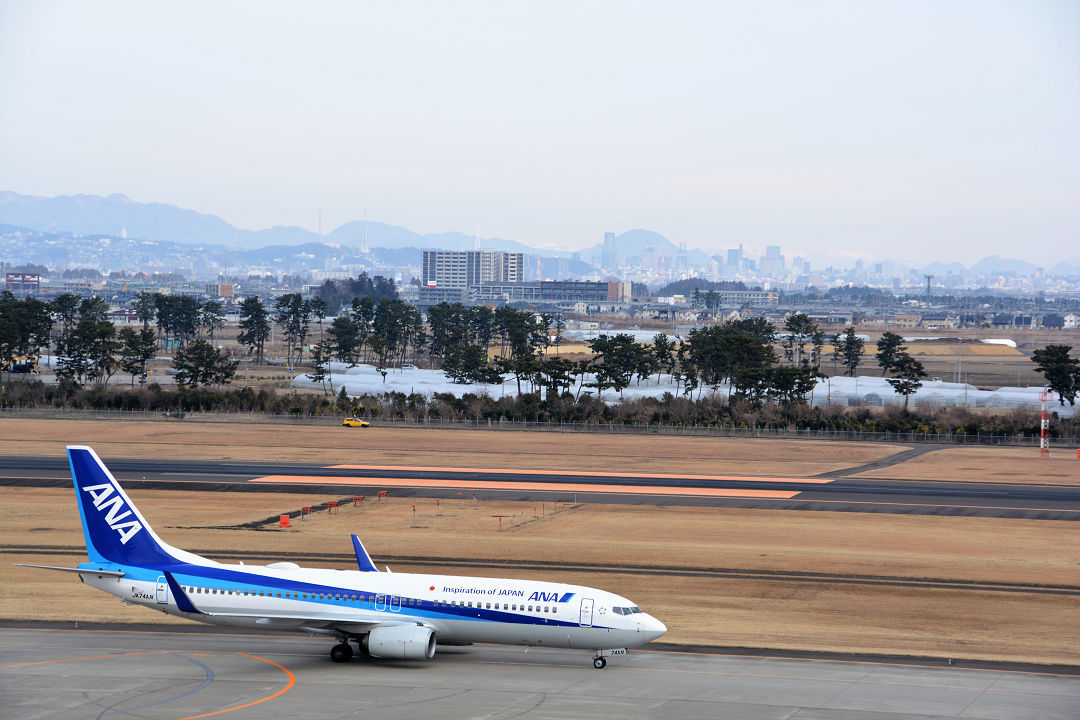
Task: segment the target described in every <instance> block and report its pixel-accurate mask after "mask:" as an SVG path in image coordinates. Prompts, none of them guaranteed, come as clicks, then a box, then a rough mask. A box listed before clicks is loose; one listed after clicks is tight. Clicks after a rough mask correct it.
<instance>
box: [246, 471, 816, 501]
mask: <svg viewBox="0 0 1080 720" xmlns="http://www.w3.org/2000/svg"><path fill="white" fill-rule="evenodd" d="M249 482H253V483H292V484H295V485H381V486H385V487H407V488H417V487H424V488H465V489H469V490H475V489H480V488H482V489H484V490H544V491H548V492H561V493H570V492H580V493H584V492H594V493H605V494H619V495H693V496H698V497H748V498H777V499H788V498H793V497H795V496H796V495H798V494H799V492H800V491H799V490H752V489H745V488H673V487H649V486H643V485H565V484H563V483H545V482H490V481H486V480H481V481H465V480H425V479H420V480H401V479H398V478H357V477H320V476H318V475H267V476H265V477H260V478H254V479H252V480H250V481H249Z"/></svg>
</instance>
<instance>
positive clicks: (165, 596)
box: [154, 575, 169, 605]
mask: <svg viewBox="0 0 1080 720" xmlns="http://www.w3.org/2000/svg"><path fill="white" fill-rule="evenodd" d="M154 595H155V596H156V597H157V601H158V602H159V603H160V604H162V605H165V604H167V603H168V602H169V584H168V583H167V582H165V576H164V575H158V578H157V587H156V588H155V592H154Z"/></svg>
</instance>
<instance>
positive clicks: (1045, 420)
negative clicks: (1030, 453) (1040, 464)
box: [1039, 390, 1054, 457]
mask: <svg viewBox="0 0 1080 720" xmlns="http://www.w3.org/2000/svg"><path fill="white" fill-rule="evenodd" d="M1053 399H1054V391H1053V390H1043V391H1042V392H1041V393H1039V400H1041V401H1042V418H1041V419H1040V421H1039V455H1040V456H1042V457H1050V417H1049V416H1048V415H1047V414H1046V403H1048V402H1050V401H1052V400H1053Z"/></svg>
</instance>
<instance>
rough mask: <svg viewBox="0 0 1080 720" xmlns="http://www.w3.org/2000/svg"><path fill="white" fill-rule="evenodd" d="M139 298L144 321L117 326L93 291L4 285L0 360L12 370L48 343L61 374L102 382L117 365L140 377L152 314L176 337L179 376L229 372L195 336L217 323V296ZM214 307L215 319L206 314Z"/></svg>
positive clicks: (154, 339) (193, 380) (225, 377)
mask: <svg viewBox="0 0 1080 720" xmlns="http://www.w3.org/2000/svg"><path fill="white" fill-rule="evenodd" d="M178 301H183V302H178ZM137 302H138V303H139V304H138V305H137V306H136V312H137V313H138V314H139V317H140V319H141V320H142V321H143V327H142V328H131V327H125V328H121V329H120V331H119V332H117V330H116V326H115V325H114V324H113V323H112V322H110V321H109V319H108V317H107V313H108V309H109V307H108V304H107V303H106V302H105V301H104V300H103V299H101V298H99V297H88V298H79V297H77V296H75V295H70V294H65V295H60V296H59V297H57V298H56V299H55V300H53V301H52V302H41V301H40V300H37V299H36V298H26V299H24V300H17V299H15V297H14V295H12V294H11V293H10V292H4V293H3V294H2V295H0V367H2V368H5V369H7V370H8V371H9V372H10V371H11V370H12V369H13V368H14V367H15V366H16V365H17V364H19V362H21V363H23V364H26V365H30V366H36V365H37V364H38V361H39V359H40V357H41V355H42V354H50V350H51V354H53V355H55V356H56V375H57V377H58V378H59V379H60V380H61V381H62V382H67V383H70V384H73V385H76V386H81V385H84V384H95V383H103V384H104V383H108V381H109V380H110V379H111V378H112V376H113V375H115V374H116V373H117V372H119V371H123V372H125V373H128V374H130V375H131V382H132V384H134V383H135V379H136V378H139V380H140V382H145V380H146V377H147V374H148V371H147V365H148V363H149V362H150V361H151V360H152V359H153V358H154V357H155V356H156V354H157V352H158V336H157V335H155V332H154V330H152V329H150V327H149V323H150V322H151V321H152V320H155V319H156V320H157V321H158V328H159V333H169V334H174V335H175V336H176V337H178V338H181V341H180V342H181V346H180V348H179V349H178V350H177V352H176V356H175V357H174V358H173V367H174V369H175V371H176V382H177V383H178V384H180V385H199V384H206V383H224V382H228V381H229V379H231V378H232V376H233V374H234V373H235V371H236V363H234V362H232V361H231V360H229V358H228V356H227V355H225V354H224V353H222V352H220V351H218V350H215V349H214V347H213V345H212V344H211V343H210V342H207V341H206V340H203V339H193V338H194V336H195V334H196V333H197V332H198V330H199V329H200V328H204V329H208V330H209V332H210V333H211V337H212V333H213V331H214V329H219V328H220V327H221V326H222V325H223V318H224V315H223V314H221V313H220V312H215V311H214V309H213V308H209V310H208V308H207V306H208V305H210V306H212V305H218V304H217V303H199V302H198V301H196V300H193V299H191V298H169V297H167V296H164V295H157V296H154V295H151V294H149V293H147V294H145V295H144V296H142V297H140V298H137ZM218 310H220V308H218ZM208 312H209V314H207V313H208ZM219 315H220V317H221V319H222V322H221V323H218V322H217V321H216V320H214V319H212V318H215V317H218V316H219ZM208 318H210V319H208ZM20 359H21V360H20Z"/></svg>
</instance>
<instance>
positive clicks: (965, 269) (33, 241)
mask: <svg viewBox="0 0 1080 720" xmlns="http://www.w3.org/2000/svg"><path fill="white" fill-rule="evenodd" d="M0 223H2V224H0V272H3V277H4V286H3V288H4V289H5V290H7V291H9V292H11V293H12V294H13V295H14V296H15V297H17V298H21V297H38V298H41V299H45V300H48V299H50V298H54V297H56V296H59V295H62V294H65V293H71V294H75V295H80V296H89V295H98V296H100V297H103V298H105V299H106V300H107V301H108V302H109V303H110V306H111V308H112V310H111V312H112V313H113V314H114V315H115V319H117V320H121V321H122V320H123V318H124V317H130V316H131V315H132V310H131V304H132V303H133V301H134V299H135V297H136V296H137V294H138V293H140V292H156V293H164V294H171V295H182V296H190V297H194V298H198V299H202V300H214V301H218V302H221V303H222V305H223V307H224V309H225V312H226V314H227V315H228V314H233V315H235V313H236V312H237V307H238V303H239V302H240V301H241V300H242V299H243V298H246V297H252V296H257V297H260V298H262V299H263V300H271V299H273V298H275V297H277V296H279V295H282V294H285V293H297V292H298V293H301V294H302V295H304V296H306V297H311V296H314V295H317V294H321V295H322V296H324V297H328V298H330V299H331V300H332V298H333V296H335V294H340V293H339V291H338V290H335V288H337V287H338V286H342V287H344V286H345V285H347V284H348V282H350V281H355V280H356V279H357V278H360V277H361V276H364V277H368V278H374V277H382V278H385V279H386V280H387V281H388V282H392V283H393V284H394V286H395V289H396V291H397V293H398V294H399V296H400V297H401V299H403V300H405V301H407V302H409V303H411V304H413V305H415V306H417V307H418V308H420V309H421V310H424V309H426V308H428V307H431V306H432V305H435V304H438V303H442V302H449V303H463V304H465V305H488V306H493V307H498V306H504V305H509V306H513V307H516V308H520V309H534V310H537V311H543V312H558V313H562V314H564V315H566V316H579V317H582V318H590V317H594V316H595V317H598V318H605V317H606V318H609V319H611V320H615V321H617V320H618V319H620V318H621V319H622V320H624V321H626V322H630V323H645V324H654V325H655V324H662V325H665V326H667V327H671V328H673V329H677V328H678V326H680V325H682V326H693V325H695V324H700V323H710V322H716V321H717V320H730V319H733V318H734V319H739V318H742V319H745V318H748V317H764V318H766V319H768V320H770V321H771V322H774V324H779V323H780V322H782V319H783V318H784V317H785V316H786V315H789V314H790V313H792V312H801V313H805V314H807V315H809V316H810V317H811V318H812V319H813V320H814V321H815V322H817V323H819V324H820V325H821V326H822V327H825V328H843V327H846V326H850V325H859V326H860V327H866V328H870V329H875V328H880V329H883V330H885V329H896V330H909V329H912V330H913V329H919V330H925V331H931V332H943V331H949V330H955V329H960V328H1003V329H1005V328H1027V329H1035V328H1047V329H1062V330H1068V329H1073V328H1076V327H1077V323H1078V315H1080V265H1070V264H1068V263H1061V264H1059V265H1057V266H1055V267H1052V268H1039V267H1035V266H1034V265H1031V264H1030V263H1026V262H1023V261H1019V260H1005V259H1001V258H998V257H996V256H995V257H988V258H984V259H983V260H980V261H979V262H977V263H974V264H973V265H970V266H963V265H961V264H959V263H951V264H942V263H937V262H928V263H923V264H920V265H915V264H911V263H905V262H903V261H899V260H883V261H880V262H869V261H865V260H856V261H855V262H854V263H853V264H847V265H842V264H841V263H840V262H839V259H836V262H832V263H830V261H829V260H828V259H827V258H826V259H820V258H810V257H808V256H800V255H795V256H790V255H788V254H785V252H784V250H783V248H782V247H781V246H779V245H770V246H767V247H765V248H764V249H763V251H762V252H760V253H754V252H751V251H750V250H748V249H746V248H745V247H744V245H743V244H741V243H734V244H733V245H734V246H733V247H730V248H729V249H727V250H726V251H724V252H722V253H712V254H710V253H707V252H705V251H702V250H697V249H688V248H686V247H685V246H684V245H675V244H674V243H672V242H670V241H669V240H668V239H667V238H665V237H664V236H662V235H660V234H659V233H656V232H652V231H648V230H631V231H629V232H624V233H621V234H616V233H614V232H608V233H605V234H604V236H603V238H602V239H600V238H598V240H599V242H598V243H597V244H596V245H595V246H594V247H592V248H588V249H586V250H581V251H576V252H570V251H546V250H537V249H535V248H529V247H527V246H524V245H522V244H520V243H516V242H513V241H509V240H504V239H500V238H479V237H475V236H468V235H465V234H462V233H440V234H433V235H419V234H416V233H413V232H411V231H409V230H407V229H405V228H401V227H395V226H390V225H385V224H381V223H375V222H350V223H346V224H345V225H343V226H341V227H340V228H337V229H336V230H334V231H332V232H330V233H328V234H326V235H325V236H323V235H319V234H316V233H313V232H311V231H308V230H305V229H303V228H282V227H277V228H271V229H269V230H262V231H246V230H239V229H237V228H235V227H233V226H232V225H229V224H228V223H227V222H225V221H224V220H222V219H220V218H217V217H215V216H212V215H204V214H200V213H197V212H194V211H191V210H184V209H181V208H178V207H175V206H171V205H164V204H159V203H136V202H133V201H131V200H130V199H128V198H126V197H125V196H123V195H111V196H108V197H98V196H90V195H77V196H70V197H57V198H42V197H33V196H27V195H20V194H18V193H13V192H4V193H0ZM341 292H344V291H341ZM344 301H345V302H346V303H347V302H349V301H350V298H344ZM339 304H340V303H339ZM337 309H338V307H337V306H335V305H334V304H333V303H332V302H331V311H332V312H336V311H337Z"/></svg>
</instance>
